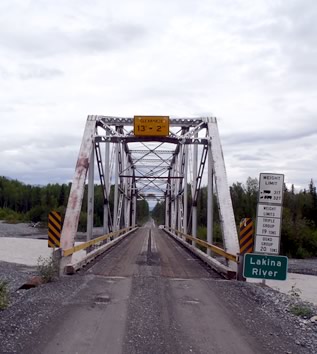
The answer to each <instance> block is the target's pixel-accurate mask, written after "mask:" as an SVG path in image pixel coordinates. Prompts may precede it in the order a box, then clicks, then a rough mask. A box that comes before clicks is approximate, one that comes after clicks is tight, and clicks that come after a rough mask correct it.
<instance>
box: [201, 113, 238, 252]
mask: <svg viewBox="0 0 317 354" xmlns="http://www.w3.org/2000/svg"><path fill="white" fill-rule="evenodd" d="M206 121H207V123H208V133H209V137H210V138H211V151H212V157H213V166H214V173H215V186H216V191H217V193H216V194H217V199H218V205H219V213H220V220H221V225H222V233H223V241H224V247H225V250H226V251H227V252H229V253H232V254H237V253H239V242H238V234H237V229H236V224H235V220H234V214H233V207H232V201H231V196H230V191H229V185H228V180H227V173H226V168H225V162H224V158H223V152H222V147H221V143H220V137H219V132H218V126H217V120H216V118H207V119H206Z"/></svg>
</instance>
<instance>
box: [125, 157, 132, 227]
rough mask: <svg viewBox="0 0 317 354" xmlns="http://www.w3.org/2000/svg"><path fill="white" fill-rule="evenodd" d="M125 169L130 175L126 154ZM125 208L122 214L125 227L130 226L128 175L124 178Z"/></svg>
mask: <svg viewBox="0 0 317 354" xmlns="http://www.w3.org/2000/svg"><path fill="white" fill-rule="evenodd" d="M126 171H127V174H128V175H129V176H130V173H131V172H130V162H129V160H128V156H126ZM124 193H125V208H124V216H125V227H129V226H130V203H131V195H130V193H131V192H130V177H127V178H125V192H124Z"/></svg>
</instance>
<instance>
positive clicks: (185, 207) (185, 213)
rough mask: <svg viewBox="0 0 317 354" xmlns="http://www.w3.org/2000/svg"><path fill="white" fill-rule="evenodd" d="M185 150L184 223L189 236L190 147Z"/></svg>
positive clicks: (184, 228)
mask: <svg viewBox="0 0 317 354" xmlns="http://www.w3.org/2000/svg"><path fill="white" fill-rule="evenodd" d="M184 149H185V165H184V199H183V200H184V204H183V213H184V222H183V224H184V225H183V230H181V231H183V232H184V234H187V222H188V220H187V219H188V209H187V204H188V187H187V181H188V180H187V177H188V176H187V174H188V146H187V145H185V146H184Z"/></svg>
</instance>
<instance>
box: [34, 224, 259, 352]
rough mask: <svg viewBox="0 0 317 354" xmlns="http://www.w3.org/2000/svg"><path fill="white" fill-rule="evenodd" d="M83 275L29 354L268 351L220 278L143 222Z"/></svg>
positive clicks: (164, 235)
mask: <svg viewBox="0 0 317 354" xmlns="http://www.w3.org/2000/svg"><path fill="white" fill-rule="evenodd" d="M148 226H150V225H148ZM83 280H84V281H83V285H82V288H81V289H78V293H77V295H76V296H75V297H74V299H71V300H70V301H69V302H68V303H66V304H63V308H64V310H63V313H62V315H60V316H59V317H58V318H56V320H55V321H54V323H52V324H51V325H50V326H49V327H47V328H45V329H43V331H42V333H39V337H40V338H42V340H41V341H40V344H39V345H38V347H37V348H36V349H34V347H33V348H32V353H33V354H35V353H46V354H57V353H69V354H70V353H78V354H87V353H91V354H99V353H100V354H101V353H103V354H104V353H111V354H114V353H129V354H130V353H146V354H147V353H149V354H150V353H217V354H219V353H244V354H247V353H255V352H256V353H264V352H265V351H264V350H261V349H260V348H259V347H258V346H257V344H256V343H255V341H254V339H253V338H252V337H251V336H250V335H249V334H248V333H247V332H246V330H245V329H244V328H243V326H241V325H240V324H239V323H238V322H237V320H235V319H234V314H233V313H231V312H230V311H229V310H228V308H227V307H226V304H225V303H224V302H223V301H222V300H221V299H220V298H219V295H217V294H216V292H215V291H214V285H215V281H216V282H217V281H219V276H218V275H217V274H215V273H214V272H213V271H212V270H210V269H208V268H206V267H205V266H204V265H203V264H202V263H201V261H200V260H198V259H197V258H195V257H193V256H192V255H191V254H190V253H188V251H187V250H185V249H184V248H182V247H181V246H179V245H178V244H177V243H176V242H175V241H174V240H172V239H171V238H169V237H168V236H167V235H166V234H165V233H164V232H163V231H161V230H159V229H156V228H150V227H144V228H140V229H139V230H138V231H137V232H136V233H135V234H134V235H131V236H129V237H128V238H127V239H125V240H123V241H122V242H121V243H120V244H119V245H118V246H116V247H115V248H113V249H112V250H110V251H108V253H107V254H106V255H105V256H104V257H103V258H102V259H100V260H99V261H98V262H97V263H96V264H94V265H92V266H90V268H89V269H87V270H86V271H85V272H84V274H83ZM220 281H221V280H220ZM43 338H45V340H43Z"/></svg>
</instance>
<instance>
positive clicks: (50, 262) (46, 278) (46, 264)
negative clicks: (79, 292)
mask: <svg viewBox="0 0 317 354" xmlns="http://www.w3.org/2000/svg"><path fill="white" fill-rule="evenodd" d="M37 271H38V273H39V275H40V277H41V278H42V280H43V282H44V283H50V282H52V281H54V280H55V279H56V278H57V277H58V272H59V267H58V262H57V261H56V260H55V259H54V258H53V257H52V256H51V257H49V258H43V257H41V256H40V257H39V258H38V260H37Z"/></svg>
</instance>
